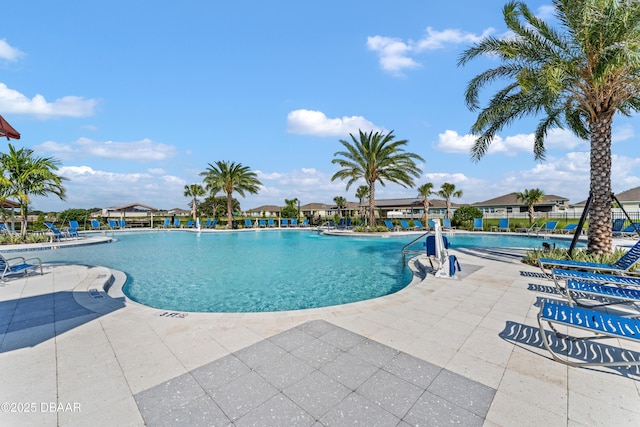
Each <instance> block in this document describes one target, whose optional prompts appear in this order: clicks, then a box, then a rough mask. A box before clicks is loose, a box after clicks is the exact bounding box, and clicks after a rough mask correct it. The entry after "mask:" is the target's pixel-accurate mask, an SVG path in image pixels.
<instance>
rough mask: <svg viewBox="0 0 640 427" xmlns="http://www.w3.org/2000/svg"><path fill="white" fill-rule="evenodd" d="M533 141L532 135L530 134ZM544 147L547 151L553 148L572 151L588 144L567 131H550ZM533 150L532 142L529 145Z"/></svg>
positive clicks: (557, 129) (556, 129)
mask: <svg viewBox="0 0 640 427" xmlns="http://www.w3.org/2000/svg"><path fill="white" fill-rule="evenodd" d="M531 136H532V139H531V141H533V134H531ZM544 144H545V147H546V148H547V149H551V148H555V149H560V150H574V149H576V148H578V147H581V146H582V147H588V146H589V142H588V141H586V140H584V139H580V138H578V137H577V136H576V135H575V134H574V133H573V132H571V131H570V130H567V129H559V128H555V129H551V130H550V131H549V132H548V133H547V137H546V138H545V142H544ZM531 148H533V142H532V145H531Z"/></svg>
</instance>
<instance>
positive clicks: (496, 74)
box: [459, 0, 640, 253]
mask: <svg viewBox="0 0 640 427" xmlns="http://www.w3.org/2000/svg"><path fill="white" fill-rule="evenodd" d="M553 6H554V9H555V14H554V15H555V17H556V19H557V20H558V21H559V28H552V27H551V26H550V25H549V24H548V23H546V22H545V21H543V20H541V19H539V18H538V17H536V16H535V15H534V14H533V13H532V12H531V11H530V10H529V8H528V7H527V6H526V5H525V4H524V3H522V2H509V3H507V4H506V5H505V6H504V8H503V15H504V20H505V23H506V24H507V27H508V29H509V30H510V31H511V32H512V33H513V34H512V35H511V36H509V37H507V38H504V39H496V38H494V37H487V38H485V39H483V40H481V41H480V42H478V43H476V44H475V45H474V46H472V47H471V48H469V49H467V50H466V51H465V52H464V53H463V54H462V55H461V57H460V60H459V65H464V64H466V63H467V62H469V61H471V60H472V59H475V58H477V57H479V56H491V57H492V58H496V59H499V60H500V61H501V64H500V65H498V66H497V67H495V68H492V69H489V70H487V71H485V72H483V73H481V74H479V75H478V76H476V77H474V78H473V79H472V80H471V81H470V82H469V84H468V87H467V89H466V93H465V95H466V102H467V105H468V106H469V108H470V109H471V110H472V111H473V110H477V109H479V108H480V97H479V92H480V89H481V88H483V87H485V86H489V87H494V85H495V83H496V82H497V81H499V80H501V79H506V80H507V81H508V84H507V86H505V87H504V88H503V89H500V90H498V92H496V94H495V95H494V96H493V98H491V100H490V101H489V103H488V105H487V106H486V107H484V108H483V109H482V110H481V111H480V112H479V114H478V118H477V120H476V122H475V123H474V124H473V126H472V128H471V131H472V133H473V134H475V135H478V138H477V139H476V141H475V144H474V146H473V148H472V150H471V155H472V157H473V158H474V159H475V160H479V159H480V158H481V157H482V156H483V155H484V154H485V153H486V151H487V149H488V147H489V145H490V144H491V141H492V140H493V138H494V136H495V135H496V133H497V132H498V131H500V130H501V129H502V128H503V127H504V126H506V125H508V124H510V123H511V122H513V121H514V120H515V119H517V118H521V117H525V116H537V115H539V114H540V115H542V118H541V120H540V121H539V122H538V125H537V127H536V131H535V134H534V144H533V152H534V156H535V158H536V159H538V160H543V159H544V155H545V147H544V140H545V137H546V135H547V133H548V131H549V130H550V129H552V128H556V127H563V126H566V127H568V128H569V129H570V130H571V131H572V132H573V133H575V134H576V135H577V136H578V137H580V138H583V139H589V140H590V144H591V177H590V185H589V193H590V196H591V204H590V208H589V238H588V250H589V251H590V252H595V253H610V252H611V250H612V246H611V237H612V233H611V195H612V191H611V127H612V123H613V117H614V115H615V114H616V113H617V112H619V113H621V114H623V115H630V114H631V113H634V112H637V111H638V110H640V49H638V46H640V2H638V1H620V0H553Z"/></svg>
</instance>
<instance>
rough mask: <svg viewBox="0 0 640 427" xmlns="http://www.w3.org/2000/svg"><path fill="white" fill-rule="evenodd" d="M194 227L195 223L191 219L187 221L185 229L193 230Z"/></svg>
mask: <svg viewBox="0 0 640 427" xmlns="http://www.w3.org/2000/svg"><path fill="white" fill-rule="evenodd" d="M195 226H196V222H195V221H194V220H192V219H190V220H189V221H187V226H186V227H187V228H194V227H195Z"/></svg>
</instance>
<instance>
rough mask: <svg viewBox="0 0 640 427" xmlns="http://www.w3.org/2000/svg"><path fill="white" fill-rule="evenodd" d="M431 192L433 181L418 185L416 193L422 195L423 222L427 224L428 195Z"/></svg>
mask: <svg viewBox="0 0 640 427" xmlns="http://www.w3.org/2000/svg"><path fill="white" fill-rule="evenodd" d="M432 194H434V193H433V183H432V182H427V183H426V184H422V185H421V186H420V187H418V195H419V196H421V197H422V206H424V223H425V226H427V227H428V226H429V196H430V195H432Z"/></svg>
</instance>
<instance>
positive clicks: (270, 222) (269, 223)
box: [267, 218, 275, 228]
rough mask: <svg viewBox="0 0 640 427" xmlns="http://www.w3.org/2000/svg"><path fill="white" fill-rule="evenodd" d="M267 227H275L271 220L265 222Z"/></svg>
mask: <svg viewBox="0 0 640 427" xmlns="http://www.w3.org/2000/svg"><path fill="white" fill-rule="evenodd" d="M267 225H268V226H269V228H273V227H274V226H275V224H274V222H273V219H272V218H269V219H268V220H267Z"/></svg>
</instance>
